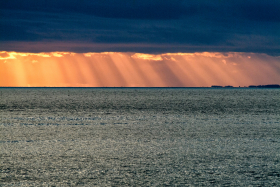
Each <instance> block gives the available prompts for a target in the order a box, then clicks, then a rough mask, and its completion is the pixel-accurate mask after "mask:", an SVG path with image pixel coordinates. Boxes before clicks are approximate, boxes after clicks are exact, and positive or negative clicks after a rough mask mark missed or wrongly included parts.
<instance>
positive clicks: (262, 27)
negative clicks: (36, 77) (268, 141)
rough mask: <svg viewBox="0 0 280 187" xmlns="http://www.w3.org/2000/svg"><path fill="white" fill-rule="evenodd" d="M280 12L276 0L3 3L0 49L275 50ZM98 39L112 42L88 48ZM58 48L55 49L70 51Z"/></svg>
mask: <svg viewBox="0 0 280 187" xmlns="http://www.w3.org/2000/svg"><path fill="white" fill-rule="evenodd" d="M279 10H280V2H279V1H276V0H271V1H268V2H267V1H260V0H254V1H253V0H247V1H244V0H243V1H241V0H235V1H226V0H212V1H208V0H196V1H187V0H172V1H171V0H168V1H167V0H141V1H140V0H95V1H92V0H79V1H74V0H67V1H66V0H60V1H58V0H48V1H47V0H42V1H34V0H26V1H22V0H9V1H1V2H0V11H1V12H0V13H1V20H0V41H1V43H0V50H13V49H12V48H13V46H19V45H16V42H21V43H23V42H42V43H44V42H45V43H55V42H58V43H68V44H69V43H71V45H73V46H77V48H73V50H75V51H76V52H87V51H98V50H101V49H102V50H104V51H108V50H114V51H136V52H151V53H154V52H156V53H161V52H169V51H170V52H179V51H180V52H191V51H205V50H208V51H241V52H242V51H244V52H264V53H269V54H274V55H280V49H279V48H280V47H279V46H280V34H279V30H280V11H279ZM96 44H100V45H101V44H102V45H101V46H110V44H112V47H101V49H100V48H98V49H97V48H96V47H88V46H97V45H96ZM125 44H131V45H130V46H134V47H124V46H126V45H125ZM78 45H81V46H80V47H78ZM52 46H54V45H53V44H52ZM59 46H60V47H57V48H54V49H53V50H59V51H63V50H65V49H68V48H63V47H62V46H63V45H59ZM155 46H156V47H155ZM16 49H17V50H18V48H15V49H14V50H16ZM23 50H24V49H23ZM29 50H31V51H30V52H32V49H29ZM37 50H40V49H38V48H36V49H34V50H33V51H37ZM42 50H43V49H42ZM81 50H82V51H81Z"/></svg>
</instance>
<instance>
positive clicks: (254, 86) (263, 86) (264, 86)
mask: <svg viewBox="0 0 280 187" xmlns="http://www.w3.org/2000/svg"><path fill="white" fill-rule="evenodd" d="M3 88H4V89H5V88H20V89H21V88H22V89H26V88H28V89H32V88H35V89H45V88H47V89H55V88H59V89H69V88H73V89H78V88H80V89H81V88H82V89H147V88H149V89H184V88H191V89H200V88H211V89H213V88H214V89H231V88H234V89H236V88H242V89H243V88H280V85H278V84H269V85H250V86H243V87H241V86H239V87H234V86H230V85H229V86H219V85H213V86H211V87H0V89H3Z"/></svg>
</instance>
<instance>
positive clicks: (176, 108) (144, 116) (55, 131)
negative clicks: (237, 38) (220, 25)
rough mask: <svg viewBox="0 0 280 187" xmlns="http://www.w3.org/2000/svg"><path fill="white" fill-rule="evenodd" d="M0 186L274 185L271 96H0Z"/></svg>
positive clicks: (278, 121) (279, 94) (276, 126)
mask: <svg viewBox="0 0 280 187" xmlns="http://www.w3.org/2000/svg"><path fill="white" fill-rule="evenodd" d="M0 91H1V98H0V115H1V118H0V119H1V120H0V172H1V174H0V175H1V179H0V184H1V185H2V186H10V185H14V186H19V185H27V186H28V185H30V186H48V185H55V186H79V185H80V186H95V185H96V186H250V185H252V186H277V185H279V184H280V89H50V88H48V89H0Z"/></svg>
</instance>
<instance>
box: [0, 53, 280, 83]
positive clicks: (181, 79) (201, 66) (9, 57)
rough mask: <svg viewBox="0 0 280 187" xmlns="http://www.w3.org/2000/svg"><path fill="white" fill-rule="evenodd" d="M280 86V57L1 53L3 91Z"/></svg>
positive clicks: (222, 54)
mask: <svg viewBox="0 0 280 187" xmlns="http://www.w3.org/2000/svg"><path fill="white" fill-rule="evenodd" d="M264 84H280V58H279V57H273V56H269V55H266V54H257V53H237V52H229V53H218V52H202V53H165V54H143V53H121V52H103V53H72V52H51V53H19V52H6V51H2V52H0V86H1V87H27V86H31V87H209V86H212V85H221V86H226V85H232V86H236V87H237V86H249V85H264Z"/></svg>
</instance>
